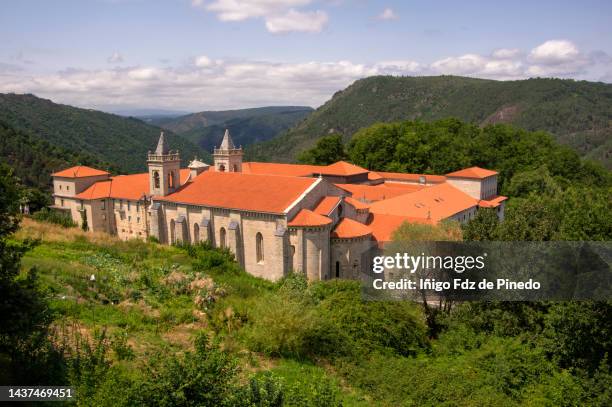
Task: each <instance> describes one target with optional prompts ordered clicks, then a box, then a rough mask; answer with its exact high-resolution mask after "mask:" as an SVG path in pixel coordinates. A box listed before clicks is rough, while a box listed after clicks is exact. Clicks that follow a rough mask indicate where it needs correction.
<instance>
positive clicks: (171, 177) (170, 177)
mask: <svg viewBox="0 0 612 407" xmlns="http://www.w3.org/2000/svg"><path fill="white" fill-rule="evenodd" d="M168 188H174V171H170V172H169V173H168Z"/></svg>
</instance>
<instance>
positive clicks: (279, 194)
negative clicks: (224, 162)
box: [156, 171, 319, 214]
mask: <svg viewBox="0 0 612 407" xmlns="http://www.w3.org/2000/svg"><path fill="white" fill-rule="evenodd" d="M318 181H319V180H318V179H315V178H301V177H283V176H273V175H253V174H243V173H234V172H209V171H206V172H203V173H202V174H200V175H198V176H197V177H196V178H195V179H194V180H193V181H192V182H189V183H187V184H186V185H185V186H183V187H182V188H181V189H179V190H178V191H177V192H175V193H173V194H171V195H168V196H165V197H160V198H156V200H160V201H169V202H179V203H185V204H192V205H202V206H210V207H216V208H229V209H241V210H246V211H255V212H268V213H279V214H280V213H285V211H286V210H287V208H288V207H289V206H290V205H291V204H293V203H294V202H295V201H296V200H297V199H298V198H299V197H300V196H301V195H302V194H303V193H304V192H305V191H306V190H307V189H308V188H310V187H311V186H312V185H313V184H315V183H316V182H318Z"/></svg>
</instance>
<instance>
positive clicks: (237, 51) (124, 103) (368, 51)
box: [0, 0, 612, 111]
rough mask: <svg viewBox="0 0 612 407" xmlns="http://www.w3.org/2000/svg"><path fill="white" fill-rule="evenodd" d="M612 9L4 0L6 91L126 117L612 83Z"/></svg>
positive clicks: (0, 56)
mask: <svg viewBox="0 0 612 407" xmlns="http://www.w3.org/2000/svg"><path fill="white" fill-rule="evenodd" d="M611 38H612V2H609V1H581V2H569V1H529V2H527V1H525V2H520V1H514V2H508V1H504V2H494V1H435V0H432V1H367V0H71V1H67V0H54V1H31V0H19V1H3V2H1V3H0V92H17V93H24V92H31V93H35V94H37V95H39V96H43V97H47V98H50V99H52V100H54V101H57V102H61V103H68V104H74V105H77V106H83V107H91V108H99V109H105V110H120V109H124V108H164V109H176V110H189V111H196V110H204V109H227V108H241V107H249V106H261V105H282V104H295V105H310V106H313V107H316V106H318V105H320V104H321V103H323V102H324V101H325V100H327V99H328V98H329V97H330V96H331V95H332V94H333V93H334V92H335V91H337V90H339V89H342V88H344V87H346V86H347V85H349V84H350V83H352V82H353V81H355V80H356V79H359V78H361V77H365V76H369V75H375V74H392V75H437V74H457V75H466V76H473V77H483V78H491V79H498V80H512V79H522V78H527V77H533V76H543V77H549V76H553V77H563V78H574V79H587V80H600V81H605V82H612V61H611V59H612V58H611V55H612V44H611V43H610V39H611Z"/></svg>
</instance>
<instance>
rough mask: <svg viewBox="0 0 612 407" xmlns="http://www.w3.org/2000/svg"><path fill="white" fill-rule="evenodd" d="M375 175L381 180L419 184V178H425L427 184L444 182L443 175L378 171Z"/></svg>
mask: <svg viewBox="0 0 612 407" xmlns="http://www.w3.org/2000/svg"><path fill="white" fill-rule="evenodd" d="M377 174H378V175H379V176H380V177H381V178H384V179H385V180H397V181H409V182H419V180H420V179H421V177H425V182H427V183H428V184H439V183H442V182H444V181H446V177H445V176H444V175H429V174H409V173H403V172H381V171H378V172H377Z"/></svg>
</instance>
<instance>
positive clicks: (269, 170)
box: [242, 162, 319, 177]
mask: <svg viewBox="0 0 612 407" xmlns="http://www.w3.org/2000/svg"><path fill="white" fill-rule="evenodd" d="M318 168H319V166H316V165H302V164H278V163H258V162H245V163H242V172H243V173H244V174H260V175H285V176H293V177H310V176H312V174H313V173H314V172H315V171H316V169H318Z"/></svg>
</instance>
